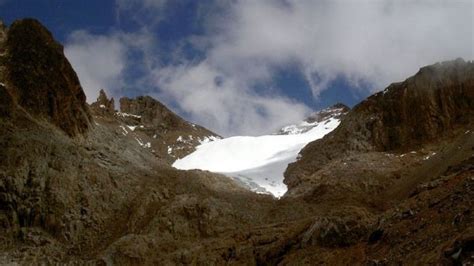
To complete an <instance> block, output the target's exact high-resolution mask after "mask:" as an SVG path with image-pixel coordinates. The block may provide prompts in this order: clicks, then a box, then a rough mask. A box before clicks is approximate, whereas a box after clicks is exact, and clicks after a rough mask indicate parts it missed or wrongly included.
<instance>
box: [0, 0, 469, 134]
mask: <svg viewBox="0 0 474 266" xmlns="http://www.w3.org/2000/svg"><path fill="white" fill-rule="evenodd" d="M25 17H33V18H36V19H38V20H40V21H41V22H42V23H43V24H44V25H45V26H46V27H47V28H48V29H49V30H50V31H51V32H52V33H53V35H54V36H55V38H56V39H57V40H58V41H60V42H61V43H62V44H63V45H64V47H65V54H66V56H67V58H68V59H69V60H70V62H71V64H72V66H73V67H74V69H75V70H76V72H77V74H78V76H79V79H80V81H81V84H82V87H83V89H84V91H85V93H86V96H87V100H88V102H93V101H95V99H96V98H97V96H98V91H99V90H100V89H104V90H105V91H106V92H107V93H108V95H109V96H112V97H114V98H116V99H117V98H120V97H123V96H127V97H135V96H138V95H150V96H152V97H154V98H156V99H158V100H159V101H161V102H163V103H164V104H166V105H167V106H168V107H170V108H171V109H172V110H173V111H175V112H176V113H178V114H179V115H181V116H183V117H184V118H186V119H187V120H189V121H192V122H194V123H198V124H200V125H203V126H205V127H207V128H209V129H211V130H213V131H215V132H217V133H219V134H221V135H223V136H232V135H260V134H268V133H271V132H275V131H276V130H277V129H278V128H280V127H281V126H284V125H287V124H291V123H295V122H297V121H301V120H302V119H304V117H306V116H307V115H308V114H309V113H311V112H313V111H315V110H319V109H322V108H325V107H328V106H330V105H332V104H335V103H337V102H342V103H345V104H347V105H349V106H353V105H355V104H357V103H358V102H360V101H361V100H363V99H364V98H365V97H367V96H368V95H370V94H372V93H375V92H377V91H380V90H383V89H384V88H385V87H386V86H387V85H389V84H390V83H392V82H398V81H403V80H404V79H406V78H408V77H409V76H411V75H413V74H415V73H416V72H417V71H418V69H419V68H420V67H422V66H425V65H429V64H433V63H436V62H440V61H444V60H452V59H455V58H458V57H462V58H464V59H465V60H472V59H474V50H473V49H474V1H472V0H452V1H444V0H200V1H196V0H100V1H97V0H82V1H77V0H0V19H2V20H3V21H4V22H5V23H6V24H7V25H9V24H11V23H12V22H13V21H14V20H16V19H20V18H25ZM116 102H118V101H116ZM116 108H118V106H116Z"/></svg>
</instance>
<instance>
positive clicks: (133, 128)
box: [127, 125, 137, 131]
mask: <svg viewBox="0 0 474 266" xmlns="http://www.w3.org/2000/svg"><path fill="white" fill-rule="evenodd" d="M127 127H128V128H130V130H131V131H135V128H137V126H128V125H127Z"/></svg>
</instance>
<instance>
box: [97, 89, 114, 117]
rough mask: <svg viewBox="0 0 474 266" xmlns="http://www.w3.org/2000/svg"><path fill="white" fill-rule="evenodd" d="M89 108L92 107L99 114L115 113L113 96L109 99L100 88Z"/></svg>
mask: <svg viewBox="0 0 474 266" xmlns="http://www.w3.org/2000/svg"><path fill="white" fill-rule="evenodd" d="M91 108H93V109H94V111H95V112H98V113H101V114H109V115H113V114H114V113H115V102H114V98H111V99H109V98H108V97H107V94H106V93H105V91H104V90H103V89H101V90H100V91H99V97H97V101H95V102H94V103H92V104H91Z"/></svg>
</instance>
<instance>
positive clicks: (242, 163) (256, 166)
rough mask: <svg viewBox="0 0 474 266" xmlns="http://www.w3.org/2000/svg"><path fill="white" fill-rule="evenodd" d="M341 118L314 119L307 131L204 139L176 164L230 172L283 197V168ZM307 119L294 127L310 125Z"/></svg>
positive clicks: (260, 189) (259, 189)
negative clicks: (210, 140) (211, 139)
mask: <svg viewBox="0 0 474 266" xmlns="http://www.w3.org/2000/svg"><path fill="white" fill-rule="evenodd" d="M339 123H340V121H339V119H335V118H332V117H331V118H328V119H327V120H324V121H321V122H314V123H312V124H311V125H310V126H312V128H311V129H310V130H308V131H306V132H304V133H301V132H299V131H298V130H296V129H295V130H292V132H291V133H289V134H288V135H264V136H257V137H250V136H236V137H230V138H225V139H219V140H214V141H212V142H208V143H202V144H201V145H199V146H197V148H196V151H195V152H193V153H191V154H189V155H188V156H186V157H184V158H182V159H178V160H176V161H175V162H174V164H173V166H174V167H175V168H178V169H182V170H190V169H201V170H208V171H211V172H216V173H221V174H224V175H227V176H229V177H231V178H233V179H235V180H237V181H238V182H240V183H242V184H244V185H245V186H247V187H249V188H250V189H251V190H252V191H255V192H257V193H271V194H273V195H274V196H275V197H278V198H279V197H281V196H283V194H285V192H286V191H287V187H286V185H285V184H284V183H283V172H284V171H285V169H286V167H287V165H288V164H289V163H291V162H294V161H296V157H297V156H298V153H299V151H300V150H301V149H302V148H303V147H304V146H305V145H306V144H307V143H309V142H311V141H314V140H316V139H319V138H322V137H323V136H324V135H326V134H327V133H329V132H331V131H332V130H334V129H335V128H336V127H337V126H338V125H339ZM308 125H309V124H308V123H307V122H303V123H301V124H300V125H296V126H293V127H296V128H297V127H299V126H304V127H308Z"/></svg>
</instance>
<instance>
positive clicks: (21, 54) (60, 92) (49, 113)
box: [4, 19, 91, 136]
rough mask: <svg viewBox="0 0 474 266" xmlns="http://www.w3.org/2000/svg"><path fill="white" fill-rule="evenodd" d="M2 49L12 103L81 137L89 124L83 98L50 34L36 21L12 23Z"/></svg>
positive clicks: (72, 73)
mask: <svg viewBox="0 0 474 266" xmlns="http://www.w3.org/2000/svg"><path fill="white" fill-rule="evenodd" d="M5 48H6V53H7V55H6V56H5V62H4V65H5V67H6V71H5V72H6V73H5V75H6V81H7V82H6V83H7V84H8V86H7V89H8V91H9V93H10V94H11V95H12V97H13V99H14V101H15V102H16V103H17V104H18V105H20V106H21V107H23V108H25V109H26V110H28V111H29V112H30V113H31V114H33V115H34V116H36V117H39V118H44V119H47V120H49V121H51V122H52V123H53V124H54V125H56V126H57V127H59V128H60V129H62V130H63V131H64V132H66V133H67V134H68V135H69V136H76V135H78V134H82V133H85V132H86V131H87V130H88V129H89V127H90V120H91V116H90V114H89V111H88V108H87V105H86V96H85V94H84V92H83V91H82V88H81V85H80V83H79V79H78V78H77V75H76V73H75V72H74V70H73V69H72V67H71V65H70V64H69V62H68V61H67V59H66V58H65V56H64V53H63V47H62V46H61V45H60V44H59V43H57V42H56V41H55V40H54V38H53V36H52V35H51V33H50V32H49V31H48V30H47V29H46V28H44V27H43V26H42V25H41V24H40V23H39V22H38V21H36V20H33V19H25V20H20V21H16V22H15V23H13V24H12V25H11V27H10V28H9V30H8V34H7V40H6V43H5Z"/></svg>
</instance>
